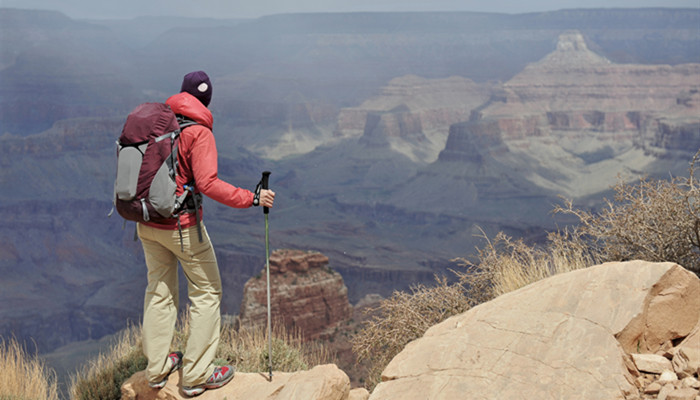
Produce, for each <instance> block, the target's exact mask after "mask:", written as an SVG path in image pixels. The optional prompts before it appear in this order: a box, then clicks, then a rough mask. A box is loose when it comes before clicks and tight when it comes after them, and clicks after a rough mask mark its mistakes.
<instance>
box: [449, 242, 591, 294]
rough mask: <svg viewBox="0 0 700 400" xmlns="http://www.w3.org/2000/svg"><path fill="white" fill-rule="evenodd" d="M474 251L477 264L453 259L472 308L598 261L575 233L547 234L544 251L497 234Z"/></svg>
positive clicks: (463, 259) (542, 248)
mask: <svg viewBox="0 0 700 400" xmlns="http://www.w3.org/2000/svg"><path fill="white" fill-rule="evenodd" d="M483 238H484V240H485V241H486V243H487V244H486V246H485V247H484V248H481V249H477V254H478V262H477V263H476V264H474V263H472V262H470V261H469V260H467V259H466V258H457V259H456V260H455V261H457V262H458V263H459V264H460V265H461V266H462V267H463V270H458V271H454V272H455V274H456V275H457V277H458V278H459V281H460V283H461V285H462V286H464V287H465V288H466V290H467V293H468V294H467V296H468V297H469V299H470V302H471V304H472V305H476V304H480V303H483V302H485V301H489V300H491V299H493V298H496V297H498V296H500V295H502V294H505V293H509V292H512V291H514V290H517V289H520V288H521V287H524V286H527V285H529V284H531V283H534V282H537V281H540V280H542V279H545V278H548V277H550V276H553V275H556V274H560V273H564V272H569V271H573V270H577V269H580V268H585V267H589V266H591V265H594V264H596V263H598V262H600V261H601V258H600V255H599V254H598V253H597V252H595V251H592V250H591V248H590V247H588V245H587V243H586V242H585V241H584V240H583V238H582V235H581V234H580V232H579V231H577V230H573V231H568V230H564V231H559V232H553V233H550V234H549V235H548V237H547V239H548V242H547V244H546V245H545V246H544V247H537V246H530V245H527V244H525V243H524V242H523V241H522V239H517V240H514V239H513V238H511V237H509V236H507V235H505V234H504V233H502V232H501V233H498V234H497V235H496V237H495V238H494V239H493V240H492V239H489V238H488V237H487V236H486V235H485V234H484V235H483Z"/></svg>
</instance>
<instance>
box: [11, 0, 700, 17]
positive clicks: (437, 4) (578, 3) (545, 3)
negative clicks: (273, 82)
mask: <svg viewBox="0 0 700 400" xmlns="http://www.w3.org/2000/svg"><path fill="white" fill-rule="evenodd" d="M0 7H10V8H24V9H44V10H57V11H61V12H63V13H64V14H66V15H68V16H69V17H71V18H75V19H86V18H90V19H113V18H117V19H121V18H134V17H139V16H193V17H210V18H257V17H260V16H264V15H270V14H285V13H307V12H313V13H316V12H356V11H473V12H498V13H509V14H519V13H527V12H541V11H554V10H561V9H571V8H642V7H668V8H700V0H528V1H522V0H517V1H516V0H510V1H508V0H431V1H425V0H422V1H421V0H119V1H114V0H112V1H101V0H0Z"/></svg>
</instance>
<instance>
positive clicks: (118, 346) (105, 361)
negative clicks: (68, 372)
mask: <svg viewBox="0 0 700 400" xmlns="http://www.w3.org/2000/svg"><path fill="white" fill-rule="evenodd" d="M147 364H148V361H147V360H146V357H145V356H144V355H143V351H142V350H141V327H140V326H133V325H131V326H129V327H127V328H126V329H125V330H123V331H122V332H120V333H119V334H118V335H117V340H116V341H115V342H114V345H112V347H111V348H110V349H109V350H108V351H107V352H106V353H102V354H100V355H99V356H97V357H96V358H95V359H93V360H92V361H90V362H88V363H87V364H86V365H84V366H83V367H82V368H81V369H80V370H79V371H78V372H77V373H76V375H74V376H71V389H70V392H71V398H72V399H77V400H94V399H102V400H117V399H119V398H121V385H122V384H123V383H124V381H126V380H127V379H129V377H131V375H133V374H135V373H136V372H138V371H141V370H143V369H145V368H146V365H147Z"/></svg>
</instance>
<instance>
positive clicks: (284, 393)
mask: <svg viewBox="0 0 700 400" xmlns="http://www.w3.org/2000/svg"><path fill="white" fill-rule="evenodd" d="M121 395H122V396H121V399H122V400H137V399H138V400H156V399H157V400H183V399H188V398H189V397H186V396H184V395H183V394H182V393H181V392H180V372H177V373H174V374H172V375H170V378H169V379H168V383H167V384H166V385H165V387H164V388H162V389H160V390H156V389H151V388H149V387H148V382H147V381H146V378H145V374H144V372H138V373H136V374H134V375H133V376H132V377H131V378H129V379H128V380H127V381H126V382H125V383H124V384H123V385H122V389H121ZM367 397H368V396H367V393H366V390H364V389H353V390H350V381H349V380H348V377H347V375H345V373H344V372H343V371H341V370H339V369H338V368H337V367H336V366H335V365H333V364H328V365H320V366H317V367H314V368H312V369H311V370H309V371H301V372H295V373H286V372H276V373H274V374H273V376H272V381H268V380H267V375H264V374H257V373H240V372H237V373H236V375H235V376H234V378H233V380H232V381H231V382H229V383H228V384H227V385H226V386H224V387H222V388H219V389H215V390H207V391H205V392H204V393H203V394H201V395H200V396H198V397H197V399H201V400H208V399H209V400H215V399H217V400H218V399H228V400H258V399H260V400H262V399H265V400H300V399H304V400H366V399H367Z"/></svg>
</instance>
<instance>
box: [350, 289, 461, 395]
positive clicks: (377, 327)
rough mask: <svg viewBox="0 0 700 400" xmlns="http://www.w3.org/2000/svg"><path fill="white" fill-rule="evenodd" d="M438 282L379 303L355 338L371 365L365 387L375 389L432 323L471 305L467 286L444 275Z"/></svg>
mask: <svg viewBox="0 0 700 400" xmlns="http://www.w3.org/2000/svg"><path fill="white" fill-rule="evenodd" d="M436 281H437V282H436V283H437V284H436V285H435V286H432V287H428V286H425V285H415V286H413V287H412V288H411V293H406V292H400V291H395V292H394V293H393V295H392V296H391V297H390V298H388V299H385V300H382V301H381V302H380V305H379V306H378V309H377V310H372V312H373V313H376V314H375V315H373V316H372V317H371V318H370V319H369V320H368V321H366V322H365V324H364V326H363V328H362V329H361V330H360V331H359V332H358V333H357V334H355V335H354V336H353V337H352V339H351V342H352V349H353V352H354V353H355V355H356V356H357V359H358V362H366V363H367V365H368V368H367V369H368V377H367V379H366V380H365V386H366V387H367V388H368V389H369V390H372V389H373V388H374V386H376V385H377V384H378V383H379V382H380V381H381V372H382V370H383V369H384V367H386V365H387V364H388V363H389V361H391V359H392V358H394V356H396V355H397V354H398V353H399V352H400V351H401V350H403V348H404V346H405V345H406V344H407V343H408V342H410V341H412V340H415V339H417V338H419V337H421V336H423V334H424V333H425V331H426V330H427V329H428V328H430V327H431V326H433V325H435V324H437V323H438V322H441V321H443V320H445V319H446V318H448V317H450V316H452V315H456V314H459V313H462V312H464V311H466V310H467V309H468V308H469V302H468V299H467V298H466V296H465V291H464V288H463V287H462V286H461V285H459V284H449V283H448V282H447V279H446V278H444V277H439V278H436Z"/></svg>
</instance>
